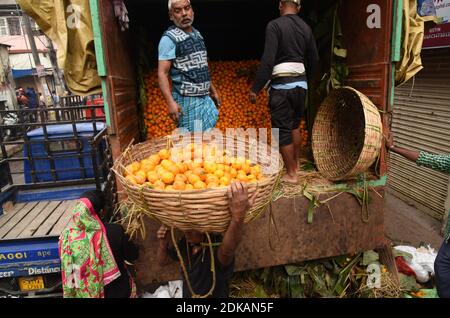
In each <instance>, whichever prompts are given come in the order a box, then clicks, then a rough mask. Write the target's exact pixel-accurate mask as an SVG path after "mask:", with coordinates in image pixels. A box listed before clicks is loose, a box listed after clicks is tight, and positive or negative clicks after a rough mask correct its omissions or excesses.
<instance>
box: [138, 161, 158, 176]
mask: <svg viewBox="0 0 450 318" xmlns="http://www.w3.org/2000/svg"><path fill="white" fill-rule="evenodd" d="M153 169H155V166H154V165H153V164H152V163H151V162H148V161H147V162H146V163H143V164H141V170H142V171H144V172H145V173H147V172H149V171H152V170H153Z"/></svg>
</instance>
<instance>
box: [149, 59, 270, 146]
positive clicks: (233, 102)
mask: <svg viewBox="0 0 450 318" xmlns="http://www.w3.org/2000/svg"><path fill="white" fill-rule="evenodd" d="M258 64H259V62H258V61H257V60H245V61H216V62H210V64H209V66H210V71H211V78H212V83H213V84H214V86H215V87H216V89H217V91H218V93H219V95H220V97H221V99H222V105H221V107H220V110H219V120H218V122H217V126H216V127H217V128H219V129H221V130H225V129H226V128H244V129H247V128H268V129H270V128H271V124H270V113H269V110H268V106H267V105H268V95H267V93H266V92H265V91H263V92H261V93H260V94H259V95H258V98H257V103H256V104H251V103H250V101H249V97H248V94H249V91H250V87H251V82H252V81H253V79H254V76H255V71H256V68H257V66H258ZM145 83H146V84H145V85H146V87H145V89H146V95H147V106H146V107H145V113H144V116H145V119H144V121H145V125H146V127H147V138H148V139H151V138H154V137H162V136H166V135H170V134H171V133H172V131H173V130H174V129H175V128H176V126H175V124H174V122H173V121H172V120H171V119H170V117H169V116H168V112H167V105H166V102H165V100H164V97H163V95H162V93H161V90H160V89H159V85H158V74H157V71H156V70H155V71H154V72H152V73H151V74H148V75H147V76H146V77H145Z"/></svg>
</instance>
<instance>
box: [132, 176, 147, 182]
mask: <svg viewBox="0 0 450 318" xmlns="http://www.w3.org/2000/svg"><path fill="white" fill-rule="evenodd" d="M134 179H135V180H136V183H137V184H144V182H145V181H147V176H145V177H144V176H142V174H137V175H135V176H134Z"/></svg>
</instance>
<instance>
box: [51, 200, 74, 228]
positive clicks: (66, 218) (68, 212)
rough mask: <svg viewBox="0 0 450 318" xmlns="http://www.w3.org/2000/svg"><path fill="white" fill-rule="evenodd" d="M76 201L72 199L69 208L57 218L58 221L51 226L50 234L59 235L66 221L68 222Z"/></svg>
mask: <svg viewBox="0 0 450 318" xmlns="http://www.w3.org/2000/svg"><path fill="white" fill-rule="evenodd" d="M76 203H77V201H72V204H71V205H69V208H68V209H66V211H65V212H64V214H63V215H62V216H61V218H60V219H59V220H58V222H57V223H56V224H55V226H54V227H53V229H52V231H51V232H50V235H60V234H61V232H62V230H64V228H65V227H66V224H67V222H69V220H70V217H71V216H72V210H73V207H74V206H75V204H76Z"/></svg>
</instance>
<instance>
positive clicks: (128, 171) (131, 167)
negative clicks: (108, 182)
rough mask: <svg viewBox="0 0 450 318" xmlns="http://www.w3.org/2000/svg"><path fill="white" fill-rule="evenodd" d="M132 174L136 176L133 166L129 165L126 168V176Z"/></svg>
mask: <svg viewBox="0 0 450 318" xmlns="http://www.w3.org/2000/svg"><path fill="white" fill-rule="evenodd" d="M132 174H134V170H133V166H132V165H131V164H129V165H128V166H126V167H125V176H129V175H132Z"/></svg>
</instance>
